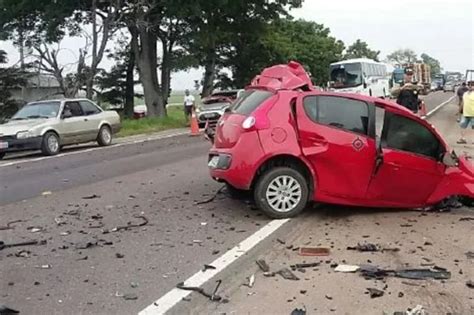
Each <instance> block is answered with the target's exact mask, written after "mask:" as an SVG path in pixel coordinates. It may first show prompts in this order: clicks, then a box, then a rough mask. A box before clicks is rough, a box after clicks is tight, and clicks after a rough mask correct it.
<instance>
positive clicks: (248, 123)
mask: <svg viewBox="0 0 474 315" xmlns="http://www.w3.org/2000/svg"><path fill="white" fill-rule="evenodd" d="M255 122H256V120H255V117H253V116H249V117H247V118H246V119H245V120H244V122H243V123H242V128H243V129H245V130H249V129H251V128H252V127H253V126H255Z"/></svg>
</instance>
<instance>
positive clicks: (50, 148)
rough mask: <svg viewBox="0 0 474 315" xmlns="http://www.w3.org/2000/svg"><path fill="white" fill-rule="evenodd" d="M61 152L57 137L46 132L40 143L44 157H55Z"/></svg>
mask: <svg viewBox="0 0 474 315" xmlns="http://www.w3.org/2000/svg"><path fill="white" fill-rule="evenodd" d="M60 151H61V144H60V140H59V136H58V135H57V134H56V133H55V132H52V131H48V132H47V133H45V134H44V136H43V141H42V142H41V152H42V153H43V154H44V155H56V154H58V153H59V152H60Z"/></svg>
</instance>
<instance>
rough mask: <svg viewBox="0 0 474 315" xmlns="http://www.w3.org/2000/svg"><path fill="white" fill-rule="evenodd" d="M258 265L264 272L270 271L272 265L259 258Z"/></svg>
mask: <svg viewBox="0 0 474 315" xmlns="http://www.w3.org/2000/svg"><path fill="white" fill-rule="evenodd" d="M256 263H257V265H258V267H259V268H260V270H262V271H263V272H269V271H270V266H268V264H267V262H266V261H265V260H264V259H259V260H257V261H256Z"/></svg>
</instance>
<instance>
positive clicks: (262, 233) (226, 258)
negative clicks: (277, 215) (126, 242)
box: [139, 219, 290, 315]
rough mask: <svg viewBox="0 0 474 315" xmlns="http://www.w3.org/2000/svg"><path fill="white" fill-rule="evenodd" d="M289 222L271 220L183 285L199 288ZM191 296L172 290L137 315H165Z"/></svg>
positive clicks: (181, 291) (187, 293)
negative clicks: (210, 267) (210, 266)
mask: <svg viewBox="0 0 474 315" xmlns="http://www.w3.org/2000/svg"><path fill="white" fill-rule="evenodd" d="M288 221H290V219H283V220H273V221H270V222H269V223H268V224H266V225H265V226H263V227H262V228H261V229H260V230H258V231H257V232H255V233H254V234H252V235H250V236H249V237H248V238H246V239H245V240H243V241H242V242H241V243H239V244H238V245H237V246H235V247H234V248H232V249H231V250H229V251H228V252H226V253H225V254H224V255H222V256H221V257H219V258H217V259H216V260H214V261H213V262H212V263H210V265H212V266H214V267H216V269H208V270H206V271H205V272H203V271H198V272H196V273H195V274H194V275H193V276H191V277H190V278H188V279H187V280H186V281H185V282H184V284H185V285H186V286H192V287H200V286H202V285H203V284H204V283H206V282H207V281H208V280H210V279H211V278H212V277H214V276H215V275H217V274H218V273H219V272H221V271H222V270H224V269H225V268H227V267H228V266H229V265H230V264H232V263H233V262H234V261H236V260H237V259H239V258H240V257H241V256H243V255H245V254H246V253H247V252H248V251H249V250H251V249H252V248H253V247H254V246H255V245H257V244H258V243H260V242H261V241H263V240H264V239H265V238H267V237H268V236H270V235H271V234H272V233H274V232H275V231H276V230H278V229H279V228H280V227H281V226H282V225H283V224H285V223H286V222H288ZM189 294H191V291H185V290H180V289H178V288H174V289H172V290H171V291H169V292H168V293H166V294H165V295H163V296H162V297H161V298H160V299H158V300H157V301H155V302H154V303H152V304H151V305H149V306H148V307H146V308H145V309H144V310H142V311H141V312H140V313H139V315H150V314H165V313H166V312H167V311H169V310H170V309H171V308H172V307H174V306H175V305H176V304H178V303H179V302H180V301H181V300H182V299H183V298H184V297H186V296H188V295H189Z"/></svg>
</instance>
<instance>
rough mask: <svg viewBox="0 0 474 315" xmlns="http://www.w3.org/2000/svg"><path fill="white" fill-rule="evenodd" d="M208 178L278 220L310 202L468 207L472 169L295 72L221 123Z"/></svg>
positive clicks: (427, 132)
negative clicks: (460, 201)
mask: <svg viewBox="0 0 474 315" xmlns="http://www.w3.org/2000/svg"><path fill="white" fill-rule="evenodd" d="M209 168H210V174H211V176H212V178H214V179H216V180H218V181H220V182H225V183H226V184H227V185H228V187H229V188H230V189H238V190H250V191H252V192H253V194H254V197H255V201H256V203H257V206H258V207H259V208H260V209H262V210H263V211H264V212H266V213H267V214H268V215H269V216H271V217H274V218H285V217H291V216H294V215H296V214H298V213H299V212H300V211H302V210H303V209H304V207H305V206H306V204H307V202H308V201H318V202H323V203H333V204H342V205H353V206H364V207H388V208H424V207H429V206H433V205H436V204H437V203H439V202H441V201H443V200H445V199H446V198H449V197H452V196H464V197H468V198H473V197H474V169H473V166H472V164H471V162H470V161H468V160H467V158H466V157H457V156H456V155H455V154H454V152H453V151H452V150H451V149H450V148H449V146H448V145H447V143H446V142H445V141H444V139H443V138H442V137H441V135H440V134H439V133H438V132H437V131H436V129H435V128H434V127H433V126H432V125H431V124H429V122H427V121H425V120H423V119H421V118H419V117H417V116H416V115H414V114H412V113H411V112H410V111H408V110H407V109H405V108H403V107H401V106H399V105H398V104H396V103H394V102H390V101H387V100H383V99H378V98H372V97H369V96H362V95H358V94H339V93H332V92H324V91H320V90H318V89H314V88H313V87H312V84H311V80H310V79H309V76H308V75H307V74H306V72H304V69H303V67H302V66H300V65H299V64H297V63H295V62H291V63H290V64H289V65H278V66H273V67H270V68H268V69H265V70H264V71H263V72H262V73H261V74H260V75H259V76H257V77H256V78H255V79H254V80H252V83H251V84H250V85H249V86H248V87H247V88H246V91H245V94H244V95H243V97H242V98H240V100H239V101H238V102H236V103H235V104H234V105H233V107H232V111H230V112H227V113H225V114H224V115H223V117H222V118H221V119H220V120H219V123H218V126H217V129H216V133H215V139H214V144H213V147H212V148H211V150H210V153H209Z"/></svg>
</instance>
